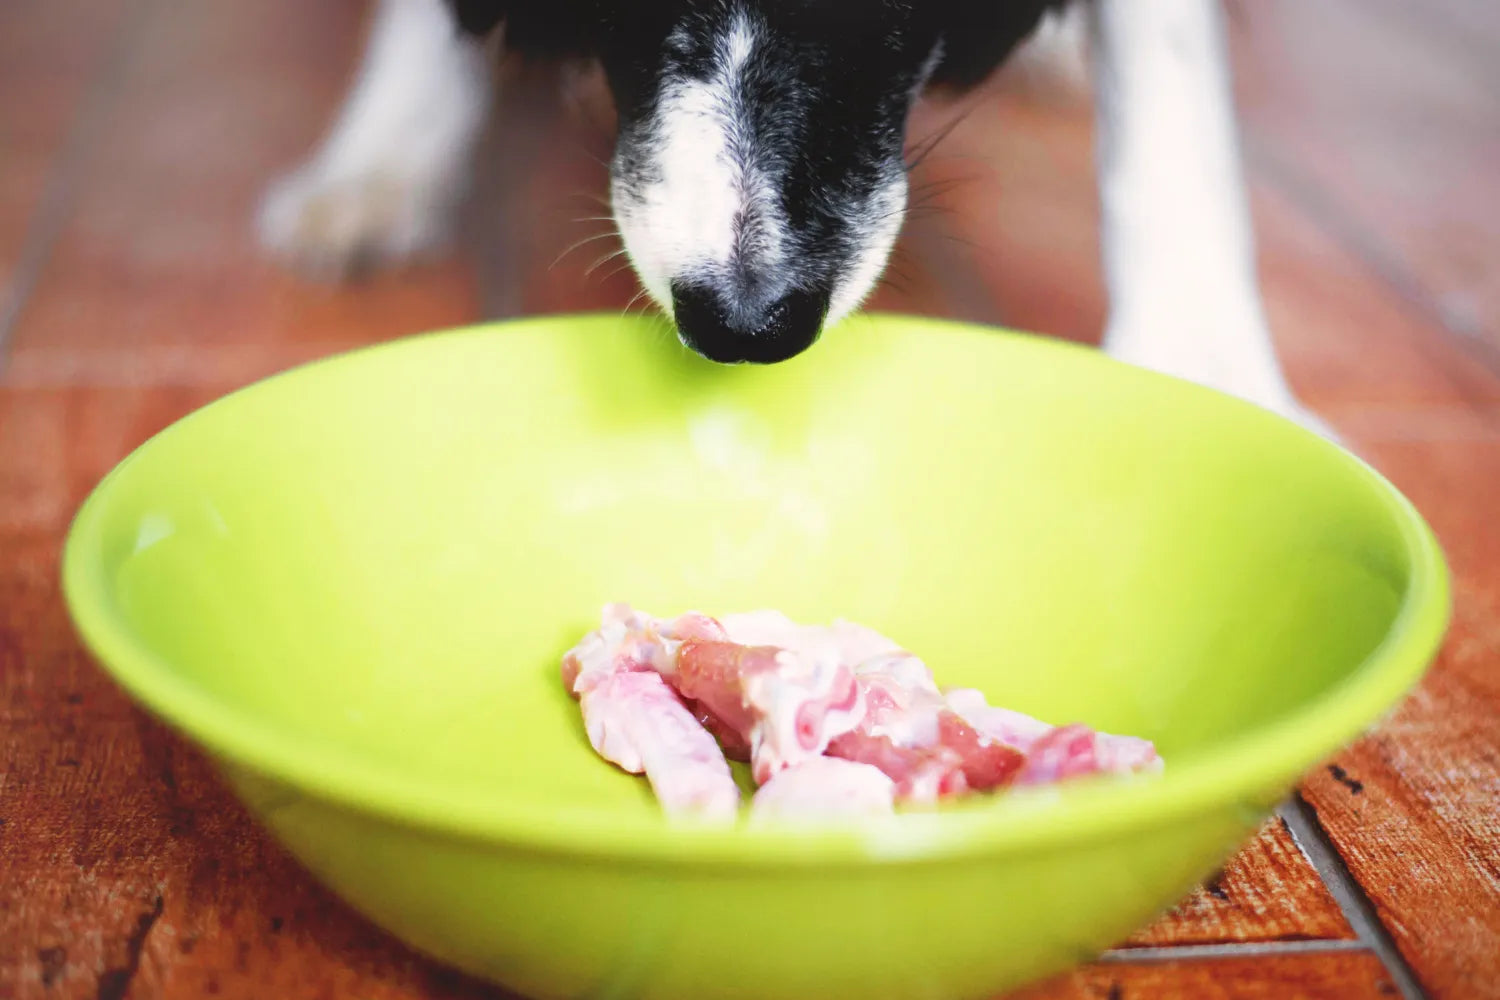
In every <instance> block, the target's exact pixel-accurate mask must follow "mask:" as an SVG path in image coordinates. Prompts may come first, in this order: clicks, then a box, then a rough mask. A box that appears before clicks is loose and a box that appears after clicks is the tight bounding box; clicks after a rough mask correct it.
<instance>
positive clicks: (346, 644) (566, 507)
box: [64, 316, 1448, 1000]
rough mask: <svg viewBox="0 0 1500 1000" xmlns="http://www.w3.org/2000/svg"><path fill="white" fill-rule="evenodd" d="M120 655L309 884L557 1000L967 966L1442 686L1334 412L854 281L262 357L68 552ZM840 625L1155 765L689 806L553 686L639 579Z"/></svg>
mask: <svg viewBox="0 0 1500 1000" xmlns="http://www.w3.org/2000/svg"><path fill="white" fill-rule="evenodd" d="M64 580H65V586H66V593H67V599H68V603H69V606H70V608H71V611H72V614H73V616H74V619H75V621H76V623H77V625H78V627H79V629H80V631H81V633H82V635H83V637H84V639H85V640H86V642H87V644H88V646H89V647H90V649H91V650H92V651H93V652H94V653H95V654H96V655H97V657H98V658H99V660H100V661H101V662H102V663H103V664H104V666H105V667H106V668H107V669H108V670H109V671H110V672H111V673H112V674H113V675H114V676H115V677H116V678H117V679H118V680H119V681H120V683H122V684H123V685H124V686H125V687H126V688H127V689H128V690H129V691H130V692H132V693H133V695H134V696H135V697H137V698H138V699H139V700H140V701H141V702H142V703H143V704H145V705H146V706H148V707H149V708H150V709H151V710H153V711H154V712H156V713H157V714H159V715H160V716H161V717H162V718H163V719H165V720H167V721H168V722H169V723H171V724H173V725H174V726H176V727H178V728H180V729H181V730H182V731H183V732H185V733H187V734H188V735H189V736H190V737H191V738H193V739H194V740H196V741H197V742H198V743H200V744H201V745H202V746H203V747H204V748H206V750H207V751H208V752H209V753H210V754H211V755H212V756H213V757H214V758H215V759H216V760H217V761H218V763H219V764H220V766H221V767H222V769H223V771H224V772H225V774H226V775H227V777H228V779H229V780H230V782H231V783H232V784H233V785H234V787H235V788H236V789H237V790H238V791H239V793H240V794H241V795H242V797H243V798H244V799H245V801H246V802H247V803H248V804H249V805H250V807H251V808H252V810H253V811H254V812H255V813H256V814H257V815H258V816H259V817H260V819H261V820H263V821H264V822H265V824H266V825H267V826H268V827H269V828H270V829H271V830H272V831H274V833H275V835H276V836H277V837H278V838H280V840H281V841H283V842H284V843H285V844H286V846H287V847H288V848H290V850H291V851H292V852H293V854H295V856H296V857H298V858H299V859H300V860H301V861H302V862H303V863H304V864H305V865H306V866H307V867H308V868H309V869H310V870H311V871H312V872H314V873H316V875H317V876H318V877H319V878H321V879H322V880H323V881H324V882H326V883H327V884H328V885H329V886H331V887H332V888H333V889H334V890H335V891H336V892H338V893H339V894H340V895H342V896H343V897H344V898H345V899H346V900H348V901H349V902H350V903H351V904H353V906H354V907H356V908H357V909H358V910H360V911H362V912H363V913H365V914H367V915H368V916H369V917H370V918H372V919H373V920H374V921H376V922H377V923H379V924H381V925H382V926H384V927H386V928H389V929H390V930H391V931H393V932H394V933H395V934H396V935H398V936H399V937H401V938H403V939H405V940H406V941H408V942H409V943H411V944H412V945H414V946H416V947H417V948H419V949H421V950H423V951H426V952H429V953H431V954H432V955H435V956H438V957H440V958H442V959H446V960H448V961H450V962H453V963H455V964H457V965H458V966H461V967H462V968H464V969H467V970H469V971H471V972H474V973H477V974H479V975H482V976H486V977H489V978H492V979H494V980H497V981H499V982H501V983H503V984H505V985H507V986H509V987H511V988H513V989H515V990H517V991H519V992H521V993H525V994H529V995H532V996H535V997H632V998H634V997H640V998H660V1000H710V998H720V997H724V998H741V997H743V998H747V1000H748V998H753V1000H794V998H795V1000H807V998H811V997H859V998H862V1000H876V998H886V997H890V998H902V1000H908V998H913V997H920V998H950V997H951V998H975V997H983V996H988V995H993V994H994V993H996V992H997V991H1000V990H1003V989H1006V988H1009V987H1013V986H1016V985H1018V984H1020V983H1023V982H1025V981H1027V980H1030V979H1033V978H1036V977H1039V976H1042V975H1045V974H1049V973H1052V972H1055V971H1058V970H1061V969H1063V968H1065V967H1067V966H1069V965H1071V964H1073V963H1075V962H1078V961H1080V960H1083V959H1086V958H1088V957H1090V956H1092V955H1094V954H1096V953H1097V952H1098V951H1100V950H1101V949H1103V948H1106V947H1108V946H1110V945H1112V944H1114V943H1116V942H1118V941H1119V939H1121V938H1122V937H1123V936H1125V935H1127V934H1128V933H1129V932H1131V931H1132V930H1134V929H1135V928H1137V927H1138V926H1140V925H1141V924H1143V923H1144V922H1146V921H1148V920H1149V919H1150V918H1152V917H1153V915H1155V914H1157V913H1158V912H1159V911H1161V910H1162V909H1163V908H1165V907H1167V906H1170V905H1171V904H1172V903H1173V902H1175V901H1176V900H1178V899H1179V898H1180V897H1181V896H1182V895H1184V894H1185V893H1186V892H1188V891H1189V890H1190V889H1191V887H1192V886H1193V885H1194V884H1195V883H1196V882H1197V881H1199V880H1200V879H1202V878H1203V877H1204V876H1205V875H1206V874H1207V873H1209V872H1210V871H1211V870H1212V868H1213V867H1214V866H1215V865H1216V864H1218V863H1220V862H1221V861H1222V860H1223V859H1224V858H1225V857H1226V856H1228V855H1229V854H1230V853H1231V852H1232V851H1233V850H1234V849H1235V848H1236V847H1237V846H1238V845H1239V844H1241V843H1243V842H1244V840H1245V839H1246V838H1247V837H1248V836H1249V835H1250V834H1251V833H1252V831H1253V830H1254V828H1255V827H1256V825H1257V824H1258V823H1259V822H1261V820H1262V819H1263V818H1264V817H1265V816H1266V815H1267V814H1268V813H1269V812H1270V811H1271V810H1272V809H1273V808H1274V806H1275V804H1276V803H1277V802H1279V801H1280V800H1281V799H1282V798H1283V797H1284V796H1285V795H1286V793H1287V792H1288V790H1289V789H1290V788H1291V787H1292V786H1293V785H1294V783H1295V782H1296V781H1297V780H1298V778H1299V777H1300V776H1301V775H1303V774H1304V773H1306V771H1307V770H1308V769H1309V768H1311V767H1312V766H1314V765H1315V764H1317V763H1318V762H1319V761H1320V760H1322V759H1324V758H1326V757H1327V756H1328V755H1330V754H1331V753H1333V752H1335V751H1336V750H1337V749H1338V748H1339V747H1340V746H1341V745H1342V744H1344V743H1346V742H1347V741H1349V740H1350V739H1352V738H1354V737H1355V736H1357V735H1358V734H1359V733H1360V732H1361V731H1362V730H1364V729H1365V728H1366V727H1367V726H1369V725H1370V724H1371V723H1373V722H1374V721H1376V720H1377V719H1378V718H1379V717H1380V716H1381V715H1382V714H1383V713H1384V712H1386V711H1387V710H1388V709H1390V708H1391V707H1392V706H1393V705H1394V704H1395V703H1396V702H1397V701H1398V699H1399V698H1400V697H1401V696H1402V695H1403V693H1404V692H1406V691H1407V690H1408V689H1409V688H1410V687H1411V685H1412V684H1414V683H1415V682H1416V681H1417V679H1418V678H1419V676H1420V675H1421V674H1422V672H1423V670H1424V668H1425V667H1426V665H1427V664H1428V663H1429V661H1430V659H1431V657H1432V656H1433V654H1434V652H1435V649H1436V647H1437V646H1438V644H1439V641H1440V639H1441V636H1442V633H1443V631H1444V628H1445V626H1446V623H1447V616H1448V590H1447V576H1446V571H1445V569H1444V566H1443V563H1442V556H1441V554H1440V552H1439V549H1438V547H1437V545H1436V543H1435V541H1434V539H1433V537H1432V535H1431V533H1430V532H1429V530H1428V529H1427V527H1426V526H1425V525H1424V523H1423V522H1422V520H1421V519H1420V517H1419V516H1418V515H1417V513H1416V512H1415V511H1414V510H1413V509H1412V507H1411V506H1410V505H1409V504H1408V503H1407V501H1406V500H1405V499H1403V498H1402V497H1401V496H1400V495H1399V494H1398V493H1397V492H1396V491H1395V489H1393V488H1392V487H1391V486H1390V485H1388V484H1387V483H1386V482H1385V481H1384V480H1383V479H1381V478H1380V477H1379V476H1377V475H1376V474H1375V473H1374V472H1372V471H1371V470H1370V469H1369V468H1368V467H1366V466H1365V465H1363V464H1362V463H1360V462H1359V461H1358V460H1357V459H1355V458H1353V457H1352V456H1350V455H1349V454H1347V453H1346V452H1344V451H1342V450H1340V449H1339V448H1337V447H1335V446H1333V445H1331V444H1329V443H1327V442H1325V441H1323V440H1322V439H1320V438H1317V437H1315V436H1314V435H1312V434H1309V433H1306V432H1304V431H1302V430H1301V429H1299V428H1297V427H1295V426H1293V425H1292V424H1290V423H1288V422H1285V421H1283V420H1281V419H1279V418H1277V417H1274V416H1271V415H1270V414H1268V413H1266V412H1263V411H1261V410H1259V409H1257V408H1254V407H1252V406H1249V405H1247V404H1243V403H1241V402H1238V401H1236V400H1233V399H1230V398H1228V397H1225V396H1222V395H1219V394H1217V393H1213V392H1210V391H1207V390H1204V389H1200V388H1198V387H1196V386H1193V385H1189V384H1187V383H1184V382H1179V381H1176V380H1173V379H1169V378H1166V377H1161V376H1157V375H1153V374H1149V373H1146V372H1143V371H1139V370H1136V369H1133V368H1129V367H1126V366H1124V365H1120V364H1116V363H1114V362H1111V361H1109V360H1107V359H1106V358H1104V357H1102V356H1100V355H1099V354H1097V353H1096V352H1094V351H1091V350H1088V349H1085V348H1080V347H1075V346H1068V345H1064V344H1059V343H1056V342H1050V341H1046V340H1041V339H1032V338H1029V337H1023V336H1019V335H1013V334H1007V333H999V332H996V331H993V330H986V329H981V328H977V327H966V326H960V325H954V324H947V323H941V322H935V321H930V320H921V319H913V318H904V317H893V316H885V317H860V318H856V319H853V320H850V321H848V322H846V323H845V324H844V325H842V326H841V327H840V328H839V329H838V330H836V331H835V332H834V333H832V334H831V335H830V336H829V337H828V338H827V339H826V340H825V341H824V342H823V343H821V344H820V345H819V346H817V347H816V348H814V349H813V350H812V351H810V352H808V353H807V354H805V355H803V356H801V357H799V358H797V359H796V360H794V361H791V362H788V363H785V364H782V365H777V366H773V367H769V368H760V367H739V368H723V367H716V366H712V365H709V364H707V363H706V362H701V361H700V360H698V359H697V358H695V357H693V356H691V355H689V354H687V353H686V352H685V351H684V350H683V349H682V348H680V347H679V346H678V345H677V344H676V342H675V341H674V340H673V339H672V338H671V336H670V334H669V333H668V332H667V331H666V330H665V329H664V328H663V327H662V326H661V325H659V324H657V323H654V322H652V321H647V320H625V319H620V318H618V317H605V316H589V317H563V318H549V319H539V320H531V321H526V322H516V323H508V324H502V325H495V326H487V327H480V328H476V329H469V330H460V331H456V332H452V333H445V334H435V335H429V336H424V337H418V338H413V339H409V340H405V341H402V342H397V343H394V344H389V345H385V346H381V347H378V348H373V349H368V350H362V351H358V352H355V353H352V354H349V355H345V356H342V357H338V358H334V359H331V360H328V361H323V362H319V363H317V364H313V365H309V366H306V367H303V368H300V369H298V370H295V371H292V372H289V373H286V374H283V375H280V376H277V377H275V378H272V379H269V380H267V381H264V382H261V383H259V384H257V385H254V386H252V387H250V388H248V389H245V390H242V391H240V392H237V393H234V394H233V395H231V396H229V397H227V398H225V399H222V400H220V401H218V402H216V403H214V404H212V405H210V406H208V407H206V408H204V409H203V410H201V411H200V412H198V413H195V414H193V415H192V416H190V417H188V418H186V419H184V420H182V421H181V422H179V423H178V424H176V425H175V426H173V427H171V428H169V429H168V430H166V431H165V432H163V433H162V434H160V435H159V436H157V437H156V438H154V439H153V440H151V441H150V442H148V443H147V444H145V445H144V446H142V447H141V448H140V449H139V450H138V451H136V452H135V453H134V454H133V455H131V456H130V457H129V458H128V459H126V460H125V461H124V462H122V463H121V464H120V466H119V467H118V468H117V469H115V470H114V472H112V473H111V474H110V475H109V476H108V477H107V478H106V479H105V480H104V481H103V483H102V484H100V486H99V487H98V489H97V490H96V491H95V493H94V494H93V495H92V496H91V497H90V498H89V500H88V501H87V502H86V503H85V504H84V506H83V508H82V510H81V512H80V513H79V515H78V518H77V521H76V523H75V525H74V527H73V530H72V534H71V536H70V538H69V541H68V546H67V551H66V556H65V561H64ZM611 600H627V601H630V602H632V603H635V604H637V605H638V606H641V607H643V608H646V609H648V610H650V611H653V612H656V613H659V614H669V613H675V612H678V611H682V610H685V609H688V608H698V609H702V610H704V611H708V612H711V613H713V612H728V611H734V610H745V609H751V608H758V607H775V608H780V609H782V610H784V611H786V612H788V613H789V614H791V615H792V616H794V617H796V618H800V619H803V620H807V621H820V620H828V619H831V618H833V617H836V616H843V617H847V618H850V619H854V620H856V621H861V622H865V623H868V624H870V625H872V626H875V627H877V628H879V629H882V630H884V631H886V632H887V633H889V634H890V635H892V636H893V637H895V638H896V639H897V640H898V641H900V642H902V643H904V644H905V645H907V646H908V647H909V648H911V649H913V650H915V651H917V652H918V653H919V654H920V655H922V656H923V657H924V658H925V659H926V660H927V661H928V662H929V663H930V664H931V665H932V667H933V669H934V671H935V673H936V674H937V676H938V679H939V681H940V682H942V683H946V684H961V685H973V686H976V687H980V688H982V689H984V690H985V691H986V692H987V693H988V694H989V695H990V697H991V700H992V701H994V702H996V703H999V704H1004V705H1010V706H1013V707H1016V708H1019V709H1022V710H1024V711H1027V712H1030V713H1033V714H1035V715H1038V716H1040V717H1043V718H1045V719H1048V720H1051V721H1054V722H1063V721H1067V720H1073V719H1078V720H1082V721H1085V722H1087V723H1090V724H1092V725H1094V726H1096V727H1099V728H1102V729H1105V730H1109V731H1113V732H1119V733H1133V734H1139V735H1143V736H1146V737H1149V738H1151V739H1153V740H1156V741H1157V744H1158V746H1159V748H1160V750H1161V751H1162V753H1163V755H1164V756H1165V758H1166V761H1167V768H1166V772H1165V774H1164V775H1163V776H1161V777H1160V778H1156V779H1138V780H1129V781H1123V782H1116V783H1098V782H1082V783H1079V784H1077V785H1075V786H1071V787H1066V788H1056V789H1050V790H1047V789H1044V790H1039V791H1036V792H1034V793H1026V794H1020V793H1018V794H1013V795H1009V796H1004V797H1000V798H998V799H995V800H992V801H984V802H976V803H972V804H968V805H964V806H960V807H956V808H953V809H949V810H945V811H943V812H941V813H937V814H928V815H906V816H898V817H892V818H890V819H888V820H881V821H878V822H871V823H869V824H867V825H865V826H862V827H859V828H846V829H825V830H816V831H810V830H786V829H783V830H753V831H752V830H745V829H732V830H711V829H706V828H701V827H697V828H695V827H673V826H671V825H669V824H668V823H667V822H665V821H664V820H663V819H662V818H661V816H660V815H659V814H658V811H657V808H656V806H655V805H654V803H653V801H652V799H651V797H650V794H649V791H648V789H647V788H646V786H645V784H644V782H643V781H642V780H641V779H638V778H634V777H630V776H627V775H625V774H623V773H621V772H619V771H616V770H615V769H613V768H611V767H609V766H608V765H606V764H604V763H602V762H601V761H600V760H598V759H597V758H596V757H595V756H594V755H593V753H592V752H591V751H590V749H589V747H588V744H587V742H586V741H585V738H584V735H583V731H582V726H581V723H580V720H579V716H578V713H577V708H576V706H575V705H574V703H573V702H572V701H571V699H570V698H569V697H568V695H567V694H566V693H565V692H564V690H563V687H562V684H561V681H560V680H559V676H558V659H559V656H560V654H561V653H562V652H563V651H564V650H565V649H566V648H567V647H568V646H569V645H570V644H571V643H572V642H573V641H574V640H576V639H577V638H578V637H579V636H580V635H581V634H582V633H583V632H584V631H586V630H587V629H589V628H591V627H593V626H594V625H595V624H596V622H597V615H598V611H599V608H600V606H601V605H602V604H604V603H605V602H607V601H611Z"/></svg>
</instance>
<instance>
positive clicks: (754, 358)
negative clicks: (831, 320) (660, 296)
mask: <svg viewBox="0 0 1500 1000" xmlns="http://www.w3.org/2000/svg"><path fill="white" fill-rule="evenodd" d="M672 314H673V317H674V318H675V319H676V321H677V329H678V332H679V333H680V334H681V335H682V341H683V343H685V344H686V345H687V346H688V347H690V348H692V349H693V350H694V351H696V352H698V353H699V354H701V355H703V356H704V357H705V358H707V359H708V360H710V361H717V362H719V363H721V364H737V363H740V362H750V363H752V364H762V365H769V364H775V363H776V362H778V361H785V360H787V359H788V358H793V357H796V356H797V355H798V354H801V353H802V352H803V351H805V350H807V349H808V348H809V347H811V346H812V345H813V342H814V341H816V340H817V339H818V334H819V333H820V332H822V329H823V319H824V317H825V316H826V315H827V314H828V296H827V295H825V294H819V293H817V292H809V291H801V290H798V291H793V292H790V293H788V294H786V295H783V296H781V297H780V298H775V299H772V300H770V301H768V302H765V303H763V304H751V303H747V302H743V301H733V300H731V299H729V298H727V297H726V296H725V295H724V294H722V293H721V292H719V291H718V290H716V289H714V288H712V287H710V286H708V285H703V284H696V283H693V284H688V283H675V284H673V286H672Z"/></svg>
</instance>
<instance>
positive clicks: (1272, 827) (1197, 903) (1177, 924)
mask: <svg viewBox="0 0 1500 1000" xmlns="http://www.w3.org/2000/svg"><path fill="white" fill-rule="evenodd" d="M1354 936H1355V935H1354V931H1353V930H1352V929H1351V928H1350V927H1349V922H1348V921H1347V920H1345V919H1344V915H1343V913H1342V912H1341V911H1340V910H1339V907H1338V904H1337V903H1336V902H1335V901H1334V899H1333V897H1332V896H1331V895H1329V893H1328V889H1327V888H1326V887H1325V886H1324V885H1323V881H1322V880H1321V879H1320V878H1319V877H1318V874H1317V872H1315V871H1314V870H1313V869H1312V867H1311V866H1310V865H1309V864H1308V862H1307V858H1305V857H1304V856H1303V855H1302V852H1301V851H1300V850H1299V849H1298V847H1297V845H1296V843H1295V842H1294V841H1293V840H1292V838H1291V835H1290V834H1289V833H1288V832H1287V830H1286V827H1285V826H1283V825H1282V823H1281V821H1280V820H1279V819H1273V820H1272V821H1271V822H1269V823H1267V824H1266V825H1265V827H1264V828H1262V829H1261V831H1260V833H1259V834H1258V835H1257V836H1256V838H1255V839H1254V840H1253V841H1251V842H1250V844H1248V845H1247V846H1246V847H1245V849H1244V850H1242V851H1241V852H1240V853H1239V854H1237V855H1235V857H1234V858H1233V859H1232V860H1230V862H1229V863H1228V864H1226V865H1225V866H1224V869H1223V871H1221V872H1219V873H1218V874H1217V875H1215V876H1214V877H1213V878H1210V879H1209V880H1208V881H1207V882H1206V883H1205V885H1204V886H1203V887H1202V888H1199V889H1198V890H1196V891H1195V892H1194V893H1193V894H1192V895H1191V896H1189V897H1188V898H1187V899H1185V900H1183V901H1182V902H1181V903H1179V904H1178V905H1177V906H1176V907H1175V908H1174V909H1173V910H1172V911H1171V912H1170V913H1168V914H1166V915H1165V916H1163V917H1162V918H1161V919H1159V920H1157V921H1156V922H1155V923H1153V924H1152V925H1151V926H1149V927H1147V928H1144V929H1143V930H1141V931H1140V933H1138V934H1135V935H1134V936H1132V937H1131V938H1130V940H1129V941H1127V942H1125V945H1124V946H1125V947H1127V948H1131V947H1142V946H1153V947H1161V946H1163V945H1196V944H1214V943H1218V942H1229V941H1296V940H1308V939H1319V940H1337V939H1349V938H1353V937H1354Z"/></svg>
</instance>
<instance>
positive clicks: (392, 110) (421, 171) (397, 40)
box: [259, 0, 492, 276]
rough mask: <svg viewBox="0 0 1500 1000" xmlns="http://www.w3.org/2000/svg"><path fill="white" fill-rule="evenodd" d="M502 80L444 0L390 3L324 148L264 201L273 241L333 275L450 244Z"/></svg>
mask: <svg viewBox="0 0 1500 1000" xmlns="http://www.w3.org/2000/svg"><path fill="white" fill-rule="evenodd" d="M491 86H492V84H491V80H490V72H489V63H488V59H487V58H486V53H485V51H484V48H483V45H482V43H481V42H480V41H478V40H477V39H475V38H474V37H473V36H471V35H467V34H464V33H462V32H461V31H460V30H459V26H458V24H457V22H456V20H455V18H454V16H453V13H452V11H451V10H450V8H449V6H448V4H447V3H445V2H444V0H380V4H379V7H378V9H377V10H376V13H375V23H374V26H373V28H372V30H371V33H370V38H369V42H368V44H367V46H366V48H365V52H364V56H363V59H362V62H361V64H360V68H359V75H358V78H357V80H356V81H355V83H354V86H353V89H352V90H351V91H350V93H349V95H348V97H346V98H345V101H344V106H343V108H342V110H341V111H340V112H339V116H338V119H337V120H336V121H335V123H334V125H333V127H332V129H331V130H330V131H329V133H328V135H327V137H326V138H325V139H324V140H323V144H322V147H321V148H320V149H319V150H318V152H317V153H316V154H314V155H313V157H312V158H311V159H310V160H309V161H308V162H307V163H306V164H305V165H303V166H302V167H301V168H300V169H298V170H296V171H294V172H293V173H291V174H290V175H288V176H287V177H285V178H283V179H282V180H281V181H279V182H278V183H277V184H276V185H274V186H273V187H272V188H271V190H270V191H269V192H268V194H267V196H266V198H265V201H264V202H263V203H262V205H261V212H260V219H259V223H260V234H261V239H262V242H263V243H265V244H266V245H267V246H268V247H269V248H270V249H271V250H272V251H273V252H275V253H277V254H279V255H280V256H282V257H283V258H285V259H288V260H289V261H290V262H292V263H293V264H295V265H297V266H299V267H301V268H302V269H304V270H306V271H310V272H313V273H315V274H322V275H329V276H339V275H342V274H344V273H346V272H347V271H349V270H350V269H351V268H353V267H355V266H357V265H360V264H364V263H374V262H377V261H386V260H394V259H400V258H403V257H408V256H411V255H414V254H416V253H418V252H420V251H423V250H427V249H430V248H432V247H433V246H435V245H437V244H439V243H441V242H442V240H443V239H444V237H445V235H446V232H447V227H448V225H449V224H450V222H451V216H452V213H453V210H454V208H455V206H456V203H457V202H458V200H459V198H460V197H461V195H462V194H463V192H464V189H465V186H466V182H467V180H468V176H467V175H468V171H469V168H470V157H471V154H472V152H473V147H474V144H475V141H476V139H477V138H478V135H479V132H480V130H481V128H482V126H483V123H484V117H485V114H486V112H487V110H488V106H489V101H490V96H491V94H490V90H491Z"/></svg>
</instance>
